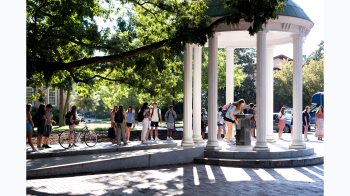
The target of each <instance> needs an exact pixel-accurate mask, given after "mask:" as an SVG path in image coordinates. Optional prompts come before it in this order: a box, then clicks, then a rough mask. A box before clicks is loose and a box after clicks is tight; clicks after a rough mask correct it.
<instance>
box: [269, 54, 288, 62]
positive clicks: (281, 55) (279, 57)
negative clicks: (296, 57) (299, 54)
mask: <svg viewBox="0 0 350 196" xmlns="http://www.w3.org/2000/svg"><path fill="white" fill-rule="evenodd" d="M275 59H286V60H288V61H292V60H293V59H291V58H289V57H287V56H286V55H284V54H280V55H277V56H275V57H273V60H275Z"/></svg>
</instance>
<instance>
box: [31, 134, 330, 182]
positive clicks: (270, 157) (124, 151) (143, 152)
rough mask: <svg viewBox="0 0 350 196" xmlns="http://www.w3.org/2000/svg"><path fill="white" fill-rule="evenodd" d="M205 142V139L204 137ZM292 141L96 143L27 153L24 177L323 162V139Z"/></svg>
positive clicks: (54, 147) (270, 166)
mask: <svg viewBox="0 0 350 196" xmlns="http://www.w3.org/2000/svg"><path fill="white" fill-rule="evenodd" d="M205 141H206V140H205ZM290 143H291V141H290V139H288V138H287V137H286V139H285V140H278V141H276V142H275V143H268V146H269V148H270V151H269V152H266V151H265V152H260V151H259V152H256V151H253V146H254V144H255V142H252V145H250V146H236V145H231V144H228V143H226V142H224V141H219V144H220V146H221V150H218V151H207V150H205V145H206V143H203V144H200V145H196V146H194V147H191V148H182V147H181V140H174V141H172V142H167V141H164V140H163V141H161V142H159V143H158V144H148V145H143V144H140V142H131V143H130V144H129V145H127V146H114V145H111V144H110V143H98V144H97V145H96V146H95V147H93V148H89V147H86V146H85V145H79V147H78V148H73V149H69V150H64V149H62V148H61V147H60V146H59V145H52V147H53V148H52V149H45V150H41V151H39V152H33V153H29V152H28V154H27V178H28V179H32V178H45V177H55V176H56V177H57V176H71V175H79V174H94V173H101V172H109V171H125V170H130V169H132V170H133V169H142V168H143V169H145V168H152V167H156V166H164V165H177V164H187V163H197V164H206V165H220V166H231V167H250V168H277V167H298V166H308V165H316V164H322V163H323V141H317V140H311V141H309V142H306V148H305V149H302V150H295V149H289V145H290Z"/></svg>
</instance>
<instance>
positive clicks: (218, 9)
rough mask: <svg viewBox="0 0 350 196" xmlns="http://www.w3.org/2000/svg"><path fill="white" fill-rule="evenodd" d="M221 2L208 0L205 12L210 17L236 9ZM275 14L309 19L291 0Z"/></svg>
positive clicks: (219, 0) (287, 0)
mask: <svg viewBox="0 0 350 196" xmlns="http://www.w3.org/2000/svg"><path fill="white" fill-rule="evenodd" d="M223 2H224V0H210V1H209V3H208V10H207V11H206V14H207V15H208V16H211V17H220V16H227V15H230V14H231V13H233V12H236V11H237V10H235V9H227V8H225V7H224V4H223ZM277 15H280V16H291V17H296V18H301V19H304V20H308V21H311V19H310V18H309V17H308V16H307V15H306V13H305V12H304V10H303V9H302V8H301V7H300V6H299V5H297V4H296V3H295V2H293V1H292V0H286V6H285V7H284V10H283V12H280V13H277ZM311 22H312V21H311Z"/></svg>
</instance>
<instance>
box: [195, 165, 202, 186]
mask: <svg viewBox="0 0 350 196" xmlns="http://www.w3.org/2000/svg"><path fill="white" fill-rule="evenodd" d="M193 182H194V185H196V186H197V185H199V184H200V182H199V177H198V171H197V167H196V166H193Z"/></svg>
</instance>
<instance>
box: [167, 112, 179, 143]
mask: <svg viewBox="0 0 350 196" xmlns="http://www.w3.org/2000/svg"><path fill="white" fill-rule="evenodd" d="M164 118H165V121H166V123H167V129H168V131H167V137H166V139H167V140H173V138H172V136H173V130H174V127H175V121H176V118H177V115H176V112H175V111H174V106H173V105H170V106H169V110H168V111H167V112H166V113H165V115H164Z"/></svg>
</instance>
